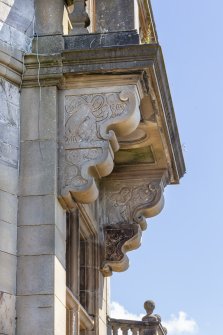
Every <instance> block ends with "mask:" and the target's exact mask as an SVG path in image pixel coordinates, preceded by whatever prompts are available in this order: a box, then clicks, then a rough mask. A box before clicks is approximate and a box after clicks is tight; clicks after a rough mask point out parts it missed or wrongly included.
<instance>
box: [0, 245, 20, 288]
mask: <svg viewBox="0 0 223 335" xmlns="http://www.w3.org/2000/svg"><path fill="white" fill-rule="evenodd" d="M16 261H17V259H16V256H14V255H10V254H7V253H5V252H2V251H0V264H1V277H0V291H3V292H6V293H10V294H15V293H16Z"/></svg>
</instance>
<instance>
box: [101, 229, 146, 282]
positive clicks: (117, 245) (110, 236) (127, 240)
mask: <svg viewBox="0 0 223 335" xmlns="http://www.w3.org/2000/svg"><path fill="white" fill-rule="evenodd" d="M141 235H142V231H141V228H140V226H139V225H138V224H131V225H129V224H123V223H121V224H113V225H109V226H105V229H104V238H105V246H104V248H105V251H104V262H103V267H102V273H103V275H104V276H105V277H108V276H111V275H112V271H116V272H121V271H125V270H127V269H128V267H129V259H128V257H127V256H126V252H127V251H130V250H134V249H137V248H138V247H139V246H140V241H141Z"/></svg>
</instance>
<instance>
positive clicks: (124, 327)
mask: <svg viewBox="0 0 223 335" xmlns="http://www.w3.org/2000/svg"><path fill="white" fill-rule="evenodd" d="M121 330H122V335H128V331H129V325H128V324H127V325H126V324H125V325H122V326H121Z"/></svg>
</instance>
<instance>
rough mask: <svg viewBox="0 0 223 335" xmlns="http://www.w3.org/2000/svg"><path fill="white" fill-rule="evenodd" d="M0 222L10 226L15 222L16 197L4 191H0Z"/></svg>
mask: <svg viewBox="0 0 223 335" xmlns="http://www.w3.org/2000/svg"><path fill="white" fill-rule="evenodd" d="M0 220H2V221H5V222H8V223H12V224H16V222H17V197H16V196H15V195H12V194H10V193H7V192H4V191H0Z"/></svg>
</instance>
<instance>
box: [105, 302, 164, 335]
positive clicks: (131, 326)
mask: <svg viewBox="0 0 223 335" xmlns="http://www.w3.org/2000/svg"><path fill="white" fill-rule="evenodd" d="M144 308H145V310H146V313H147V314H146V315H145V316H144V317H143V318H142V321H134V320H120V319H112V318H109V319H108V335H166V334H167V329H166V328H164V327H163V326H162V324H161V318H160V316H159V315H157V314H153V310H154V308H155V304H154V302H153V301H151V300H148V301H146V302H145V303H144Z"/></svg>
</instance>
